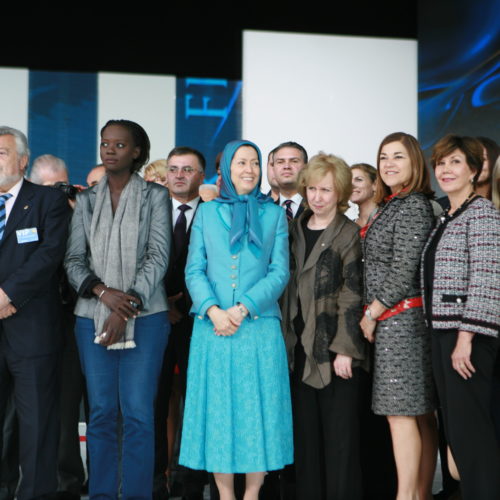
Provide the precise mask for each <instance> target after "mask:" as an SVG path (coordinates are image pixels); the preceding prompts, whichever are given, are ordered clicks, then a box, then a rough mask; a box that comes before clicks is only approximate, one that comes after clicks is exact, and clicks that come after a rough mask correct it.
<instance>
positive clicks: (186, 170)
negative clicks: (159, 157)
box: [167, 167, 199, 175]
mask: <svg viewBox="0 0 500 500" xmlns="http://www.w3.org/2000/svg"><path fill="white" fill-rule="evenodd" d="M167 170H168V173H169V174H175V175H177V174H178V173H179V172H182V173H183V174H184V175H193V174H194V173H195V172H199V170H196V169H194V168H193V167H181V168H179V167H168V168H167Z"/></svg>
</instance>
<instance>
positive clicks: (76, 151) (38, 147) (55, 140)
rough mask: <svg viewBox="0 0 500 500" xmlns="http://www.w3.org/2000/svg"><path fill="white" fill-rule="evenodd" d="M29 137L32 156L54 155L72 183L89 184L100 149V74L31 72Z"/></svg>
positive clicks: (32, 157)
mask: <svg viewBox="0 0 500 500" xmlns="http://www.w3.org/2000/svg"><path fill="white" fill-rule="evenodd" d="M28 136H29V142H30V148H31V159H32V160H33V159H35V158H36V157H37V156H39V155H42V154H53V155H55V156H58V157H59V158H62V159H63V160H64V161H65V162H66V164H67V165H68V169H69V172H70V182H71V183H73V184H83V185H85V179H86V177H87V172H88V171H89V169H90V168H91V167H93V166H94V165H95V161H96V148H97V140H98V137H97V74H96V73H63V72H49V71H30V75H29V115H28Z"/></svg>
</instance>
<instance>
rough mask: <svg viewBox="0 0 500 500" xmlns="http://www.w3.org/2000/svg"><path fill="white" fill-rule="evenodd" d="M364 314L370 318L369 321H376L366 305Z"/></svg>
mask: <svg viewBox="0 0 500 500" xmlns="http://www.w3.org/2000/svg"><path fill="white" fill-rule="evenodd" d="M365 316H366V317H367V318H368V319H369V320H370V321H376V319H375V318H374V317H373V316H372V312H371V311H370V308H369V307H367V308H366V310H365Z"/></svg>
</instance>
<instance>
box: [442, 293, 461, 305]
mask: <svg viewBox="0 0 500 500" xmlns="http://www.w3.org/2000/svg"><path fill="white" fill-rule="evenodd" d="M441 302H447V303H456V304H465V303H466V302H467V295H441Z"/></svg>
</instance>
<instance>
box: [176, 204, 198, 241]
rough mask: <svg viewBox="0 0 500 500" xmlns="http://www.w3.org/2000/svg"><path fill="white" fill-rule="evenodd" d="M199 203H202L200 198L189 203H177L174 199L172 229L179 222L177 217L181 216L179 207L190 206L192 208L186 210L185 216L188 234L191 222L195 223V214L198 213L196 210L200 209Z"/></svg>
mask: <svg viewBox="0 0 500 500" xmlns="http://www.w3.org/2000/svg"><path fill="white" fill-rule="evenodd" d="M199 202H200V197H199V196H197V197H196V198H194V199H192V200H191V201H188V202H187V203H182V202H180V201H177V200H176V199H175V198H172V227H174V226H175V223H176V222H177V217H179V215H180V214H181V211H180V210H179V207H180V206H181V205H189V206H190V207H191V210H186V211H185V212H184V215H185V216H186V232H187V231H188V229H189V227H190V226H191V222H192V221H193V217H194V213H195V212H196V208H197V207H198V203H199Z"/></svg>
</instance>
